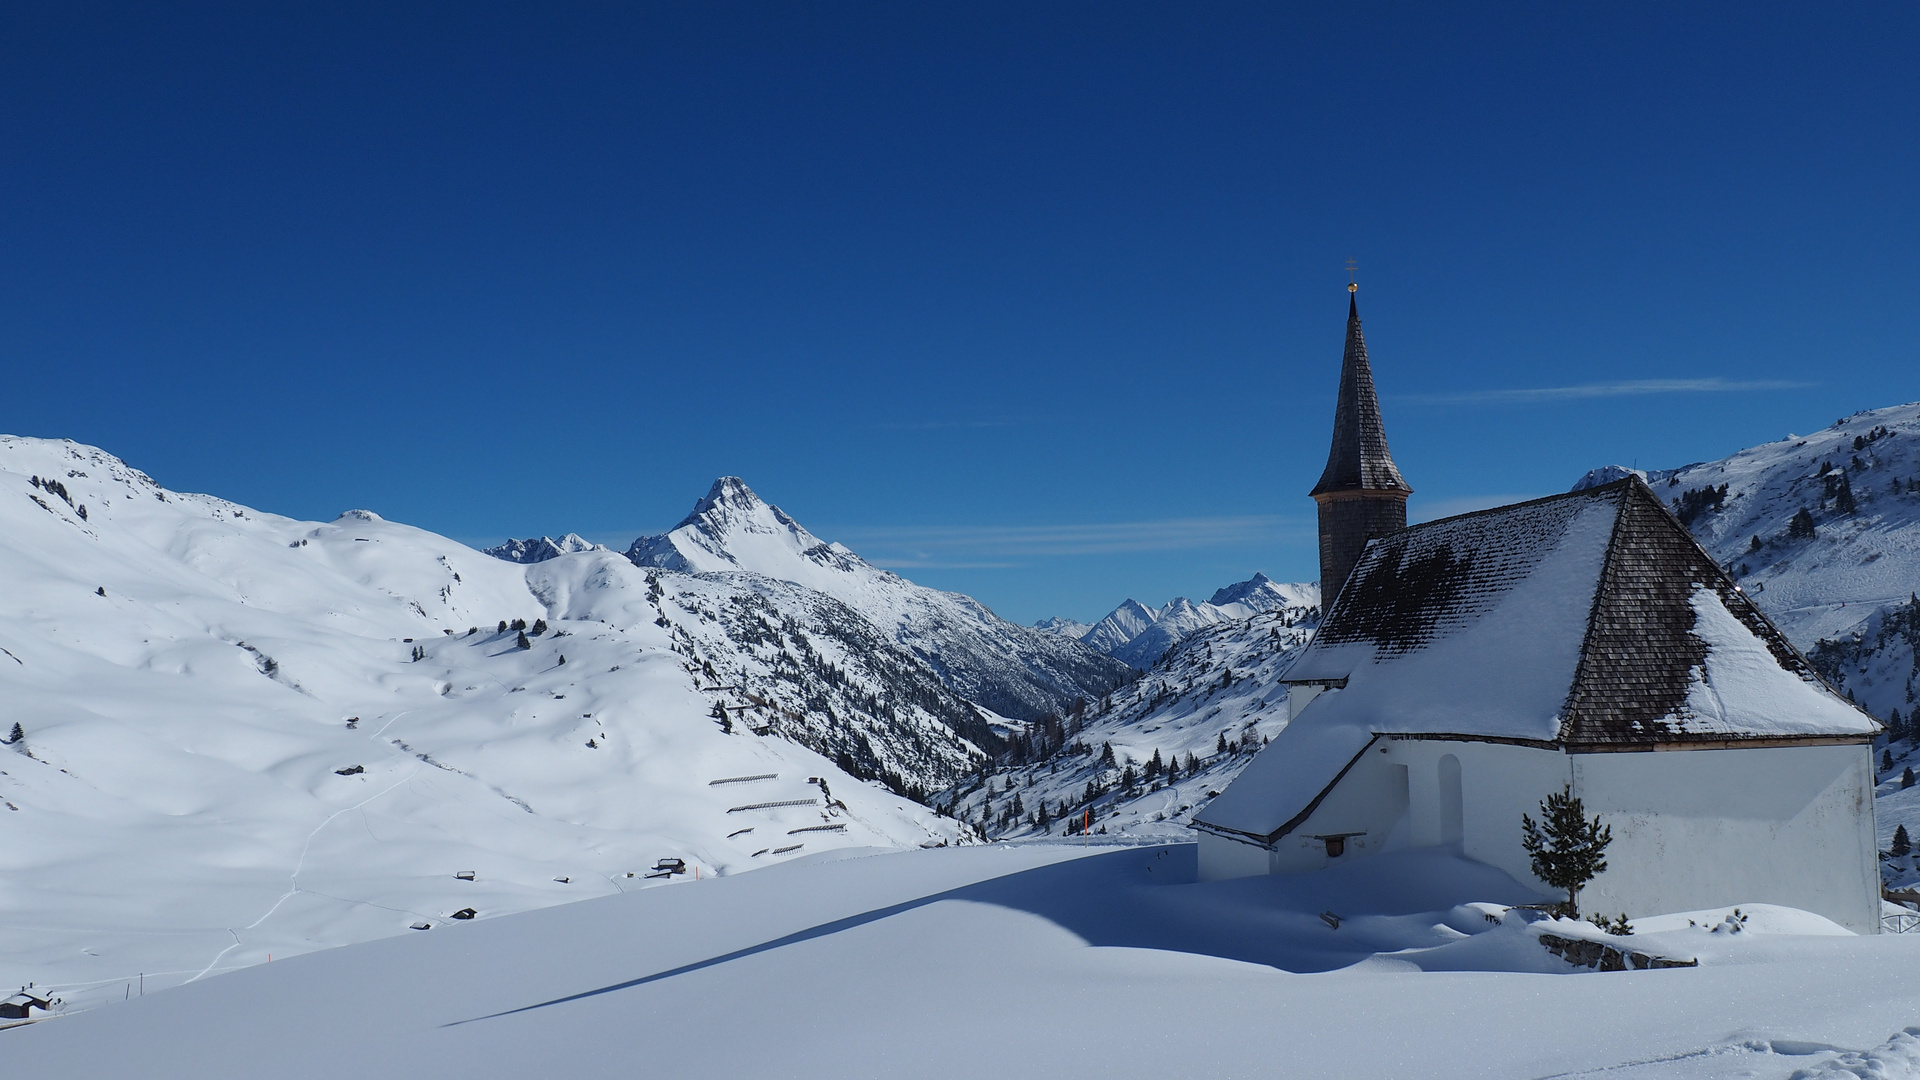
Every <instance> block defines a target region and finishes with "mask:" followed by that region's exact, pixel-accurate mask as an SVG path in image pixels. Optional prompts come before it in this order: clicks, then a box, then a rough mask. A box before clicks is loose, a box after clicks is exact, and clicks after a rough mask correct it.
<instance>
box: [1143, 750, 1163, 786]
mask: <svg viewBox="0 0 1920 1080" xmlns="http://www.w3.org/2000/svg"><path fill="white" fill-rule="evenodd" d="M1165 768H1166V765H1165V764H1164V763H1163V762H1161V760H1160V749H1159V748H1158V747H1155V748H1154V751H1153V756H1152V757H1150V758H1148V759H1147V771H1146V778H1147V779H1148V780H1152V779H1153V778H1155V777H1157V776H1159V775H1160V773H1161V771H1162V770H1164V769H1165Z"/></svg>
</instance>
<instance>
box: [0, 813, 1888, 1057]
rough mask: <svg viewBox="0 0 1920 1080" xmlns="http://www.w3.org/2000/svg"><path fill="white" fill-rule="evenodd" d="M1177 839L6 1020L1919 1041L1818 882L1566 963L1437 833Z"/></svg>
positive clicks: (553, 1051)
mask: <svg viewBox="0 0 1920 1080" xmlns="http://www.w3.org/2000/svg"><path fill="white" fill-rule="evenodd" d="M1396 861H1398V862H1402V863H1409V862H1417V863H1419V865H1395V863H1396ZM1193 870H1194V857H1193V848H1192V846H1191V845H1186V844H1181V845H1165V844H1159V845H1155V844H1143V845H1137V846H1130V847H1122V848H1115V847H1112V846H1102V845H1093V844H1068V843H1060V842H1050V843H1023V844H1001V845H992V846H987V847H969V848H947V849H941V850H932V851H918V852H896V853H886V854H877V855H870V856H861V855H857V854H855V853H851V852H847V853H834V854H831V855H828V856H823V857H820V858H815V859H808V860H802V861H801V862H798V863H795V864H789V865H786V866H782V867H778V868H775V869H772V870H769V871H767V872H764V873H759V874H750V875H744V876H736V877H728V878H723V879H719V880H714V881H703V882H699V883H687V884H685V885H680V886H676V887H675V888H671V889H654V890H648V891H645V892H640V893H635V894H629V895H624V896H606V897H602V898H600V899H596V900H591V901H586V902H582V903H578V904H570V905H565V906H560V907H551V908H545V909H542V910H539V911H533V912H528V913H524V914H519V915H514V916H509V917H505V918H499V919H493V920H489V921H484V922H475V923H472V924H467V925H460V926H456V927H452V928H449V930H448V931H447V932H445V933H439V932H435V933H432V934H416V935H410V936H406V937H401V938H396V939H389V940H385V941H377V942H370V943H367V944H363V945H357V946H351V947H347V948H342V949H334V950H329V951H326V952H321V953H315V954H310V955H306V956H301V957H298V958H295V959H294V960H291V961H288V962H285V963H280V962H276V963H274V964H272V965H261V966H258V967H254V968H251V969H248V970H246V971H242V972H237V973H235V974H232V975H227V976H222V977H220V978H218V979H208V980H205V981H202V982H199V983H195V984H193V985H191V986H187V987H184V988H181V989H177V990H169V991H166V992H163V993H157V994H149V995H148V996H147V997H146V998H144V999H136V1000H134V1001H131V1002H127V1003H123V1004H117V1005H114V1006H111V1007H107V1008H99V1009H95V1010H91V1011H88V1012H84V1013H79V1014H76V1015H72V1016H66V1017H60V1018H56V1019H53V1020H50V1021H46V1022H42V1023H39V1024H35V1025H32V1026H31V1027H28V1028H24V1029H19V1030H15V1031H12V1032H8V1033H6V1035H5V1036H4V1038H5V1040H6V1047H7V1054H8V1061H9V1065H10V1066H14V1067H17V1068H20V1069H24V1070H34V1069H36V1068H38V1069H40V1070H48V1069H53V1068H56V1067H57V1068H58V1069H60V1070H61V1071H63V1072H67V1073H78V1074H83V1075H115V1074H118V1073H120V1072H123V1071H138V1072H139V1074H140V1075H145V1076H155V1077H176V1076H178V1077H185V1076H195V1077H221V1076H258V1075H274V1076H286V1077H302V1076H314V1077H319V1076H333V1075H338V1073H339V1071H340V1070H341V1069H342V1068H351V1069H352V1070H353V1071H354V1072H355V1073H356V1074H362V1075H367V1076H370V1077H382V1076H394V1077H400V1076H418V1075H476V1076H529V1075H540V1076H580V1077H593V1076H616V1075H617V1076H625V1075H631V1074H632V1073H633V1072H634V1071H635V1070H637V1069H638V1070H646V1069H673V1070H677V1071H691V1072H698V1073H703V1074H708V1075H725V1076H791V1077H812V1076H821V1077H825V1076H835V1077H845V1076H856V1077H866V1076H873V1077H881V1076H890V1077H960V1076H979V1075H986V1074H992V1075H1009V1076H1036V1077H1037V1076H1046V1077H1078V1076H1087V1077H1132V1076H1141V1077H1148V1076H1152V1077H1164V1076H1196V1077H1198V1076H1208V1077H1214V1076H1224V1077H1235V1076H1249V1077H1251V1076H1271V1075H1275V1074H1276V1073H1278V1074H1280V1075H1288V1076H1309V1077H1318V1076H1329V1077H1331V1076H1340V1077H1405V1076H1422V1077H1468V1076H1472V1077H1539V1076H1549V1075H1575V1076H1578V1075H1606V1076H1663V1077H1685V1078H1696V1080H1699V1078H1708V1077H1715V1078H1718V1077H1734V1076H1747V1077H1772V1078H1785V1077H1787V1076H1789V1075H1792V1074H1794V1073H1795V1072H1796V1071H1798V1070H1811V1071H1809V1072H1808V1075H1849V1074H1847V1073H1845V1072H1838V1073H1836V1072H1834V1071H1833V1070H1835V1069H1847V1068H1853V1067H1855V1066H1856V1065H1859V1064H1860V1063H1872V1064H1873V1065H1874V1066H1875V1067H1884V1069H1891V1067H1892V1065H1893V1064H1894V1063H1899V1062H1901V1060H1902V1059H1901V1055H1902V1054H1905V1053H1907V1050H1908V1043H1907V1042H1905V1041H1903V1040H1904V1039H1905V1038H1907V1036H1904V1035H1896V1036H1895V1037H1894V1038H1893V1039H1891V1040H1889V1038H1888V1033H1889V1032H1902V1031H1903V1029H1904V1028H1905V1027H1907V1026H1908V1025H1909V1024H1911V1023H1912V1018H1913V1017H1914V1016H1916V1015H1920V985H1916V984H1915V983H1914V981H1913V980H1912V979H1911V978H1910V977H1909V976H1908V974H1907V973H1908V972H1909V971H1910V970H1911V969H1912V967H1913V965H1914V963H1915V962H1916V961H1920V939H1916V938H1904V937H1892V936H1887V937H1880V938H1858V937H1853V936H1850V935H1845V934H1838V935H1836V934H1833V933H1832V932H1831V928H1830V927H1821V926H1819V925H1816V921H1814V920H1811V919H1810V917H1808V916H1805V915H1803V914H1801V913H1794V912H1787V911H1784V910H1772V911H1756V912H1752V913H1750V917H1749V920H1748V922H1747V923H1746V924H1745V927H1746V928H1745V929H1743V930H1741V931H1740V932H1737V933H1736V932H1731V931H1726V930H1721V929H1717V928H1718V927H1720V926H1722V925H1723V924H1724V923H1725V922H1726V918H1727V916H1728V915H1729V914H1730V913H1729V912H1712V913H1695V914H1696V915H1697V916H1699V917H1698V918H1696V922H1700V923H1702V925H1700V926H1696V927H1691V928H1689V927H1685V926H1684V925H1682V926H1680V927H1678V928H1674V929H1662V930H1659V931H1657V932H1649V933H1647V934H1644V935H1636V937H1633V938H1627V939H1611V940H1615V941H1623V940H1624V941H1626V942H1629V943H1632V944H1635V945H1636V946H1637V947H1645V946H1651V945H1653V944H1656V943H1657V944H1659V945H1660V946H1661V947H1662V948H1668V949H1671V948H1674V947H1675V943H1676V942H1679V943H1684V944H1686V945H1687V946H1688V947H1690V948H1691V949H1692V950H1693V953H1694V954H1695V955H1697V956H1698V957H1699V958H1700V960H1701V965H1700V966H1699V967H1697V968H1688V969H1678V970H1665V971H1636V972H1610V973H1592V972H1582V973H1572V971H1573V969H1571V968H1569V967H1567V965H1565V964H1564V963H1562V962H1560V961H1557V960H1554V959H1553V958H1552V957H1550V956H1548V955H1547V954H1546V953H1545V952H1544V950H1541V949H1539V948H1538V947H1537V943H1534V944H1530V942H1531V941H1532V940H1533V939H1532V938H1530V937H1529V935H1530V934H1534V933H1537V932H1538V931H1539V930H1540V929H1542V928H1546V929H1553V930H1556V931H1557V932H1562V933H1592V932H1593V931H1592V928H1591V927H1585V928H1584V929H1581V928H1580V927H1569V926H1568V925H1567V924H1564V923H1554V924H1544V927H1543V924H1539V923H1532V922H1527V921H1525V920H1524V919H1520V918H1516V917H1515V913H1513V912H1510V911H1508V910H1507V909H1506V908H1505V907H1504V906H1503V904H1504V903H1507V902H1511V901H1512V900H1515V899H1519V898H1522V897H1524V896H1526V895H1528V894H1527V890H1525V889H1524V888H1522V887H1520V886H1518V885H1517V884H1515V883H1514V882H1512V881H1511V880H1508V879H1506V878H1504V876H1502V875H1499V874H1498V873H1497V872H1494V871H1491V870H1489V869H1488V868H1486V867H1484V866H1479V865H1477V864H1472V863H1467V862H1463V861H1460V860H1457V859H1453V858H1451V857H1449V856H1446V855H1445V854H1444V853H1439V852H1410V853H1405V854H1404V855H1400V856H1382V857H1379V858H1375V859H1371V860H1365V861H1361V862H1355V863H1351V864H1347V865H1345V866H1342V867H1339V868H1336V869H1332V870H1328V871H1323V872H1319V873H1313V874H1304V875H1296V876H1292V877H1269V878H1258V879H1241V880H1238V881H1229V882H1215V883H1204V884H1203V883H1196V882H1195V881H1194V880H1193ZM1414 880H1417V881H1419V882H1421V884H1420V885H1419V886H1418V887H1413V888H1410V887H1408V886H1407V885H1406V884H1405V883H1406V882H1408V881H1414ZM1470 898H1479V899H1478V900H1474V899H1470ZM1322 912H1327V913H1330V914H1334V915H1336V916H1337V917H1338V919H1339V922H1340V925H1339V927H1338V928H1337V929H1336V928H1334V927H1333V926H1331V925H1329V924H1328V922H1327V921H1325V920H1323V919H1322V918H1321V917H1320V913H1322ZM1489 915H1492V916H1493V917H1494V919H1497V920H1499V921H1498V922H1495V921H1492V920H1490V919H1489V918H1488V916H1489ZM1679 918H1682V917H1675V920H1673V921H1678V919H1679ZM1712 920H1717V921H1714V927H1713V928H1708V927H1706V926H1705V925H1704V923H1705V922H1706V921H1712ZM1651 923H1652V920H1649V924H1651ZM1582 925H1584V924H1582ZM1823 930H1824V931H1825V932H1824V933H1822V932H1821V931H1823ZM1475 947H1478V949H1479V953H1480V955H1472V951H1473V949H1474V948H1475ZM1423 969H1424V970H1423ZM1516 969H1518V970H1516ZM1529 972H1532V973H1529ZM1903 1067H1904V1066H1903ZM1822 1069H1825V1070H1827V1072H1825V1073H1821V1072H1818V1071H1817V1070H1822ZM1852 1075H1869V1076H1873V1075H1891V1076H1899V1075H1905V1074H1903V1073H1900V1072H1895V1071H1884V1070H1883V1072H1881V1073H1872V1072H1868V1073H1854V1074H1852Z"/></svg>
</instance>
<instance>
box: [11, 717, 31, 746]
mask: <svg viewBox="0 0 1920 1080" xmlns="http://www.w3.org/2000/svg"><path fill="white" fill-rule="evenodd" d="M26 741H27V733H26V732H25V731H24V730H22V729H21V727H20V725H19V723H17V722H16V723H15V724H14V725H13V733H12V734H10V735H8V736H7V745H8V746H19V745H20V744H21V743H23V742H26Z"/></svg>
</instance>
